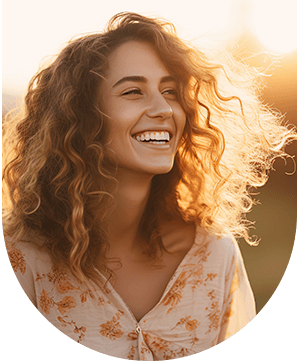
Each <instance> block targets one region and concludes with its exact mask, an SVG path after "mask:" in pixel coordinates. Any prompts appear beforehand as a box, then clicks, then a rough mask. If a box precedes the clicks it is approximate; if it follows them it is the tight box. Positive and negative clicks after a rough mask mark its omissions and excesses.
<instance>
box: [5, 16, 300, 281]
mask: <svg viewBox="0 0 300 364" xmlns="http://www.w3.org/2000/svg"><path fill="white" fill-rule="evenodd" d="M130 40H139V41H143V42H148V43H150V44H151V45H152V46H153V47H154V49H155V50H156V52H157V54H158V55H159V57H160V58H161V60H162V62H163V63H164V65H165V66H166V68H167V69H168V71H169V72H170V73H171V74H172V75H173V76H174V77H175V78H176V81H177V83H178V87H179V95H178V97H179V102H180V104H181V106H182V108H183V109H184V111H185V114H186V126H185V129H184V132H183V136H182V141H181V144H180V148H179V150H178V151H177V154H176V157H175V162H174V167H173V169H172V170H171V171H170V172H169V173H167V174H161V175H157V176H155V177H154V178H153V180H152V186H151V192H150V197H149V201H148V204H147V206H146V209H145V211H144V214H143V216H142V218H141V222H140V226H139V235H140V237H141V238H142V239H143V240H144V241H146V242H147V244H148V245H147V246H148V252H149V254H150V255H152V256H153V257H155V256H156V254H157V251H158V249H157V248H158V247H160V248H163V243H162V240H161V238H160V229H159V221H160V219H159V218H160V216H161V214H163V215H164V216H167V217H168V218H172V217H174V216H175V215H176V216H178V215H179V216H181V217H182V218H183V219H184V220H185V221H187V222H194V223H195V224H199V225H201V226H202V227H203V228H205V229H207V230H208V231H209V232H212V233H214V234H217V235H223V234H230V235H232V236H235V237H244V238H245V240H246V241H248V242H249V243H251V239H250V237H249V234H248V227H249V226H248V225H249V222H247V220H246V218H245V214H246V213H247V212H249V211H250V209H251V207H252V205H253V201H252V198H251V194H250V193H251V188H252V187H257V186H262V185H264V184H265V182H266V180H267V178H268V173H267V172H268V170H269V169H270V168H272V163H273V160H274V158H275V157H277V156H281V157H282V156H286V154H285V152H284V149H283V148H284V146H285V145H286V144H287V143H288V142H289V141H291V140H292V139H294V138H295V133H294V131H293V130H292V129H291V130H289V128H288V127H287V126H285V125H283V118H282V116H281V115H280V114H279V113H276V112H274V111H272V110H271V109H269V108H268V107H267V106H265V105H263V104H262V103H261V101H260V98H259V97H260V95H259V91H260V88H261V79H260V77H259V73H258V72H257V71H255V70H254V69H252V68H249V67H248V66H246V65H245V64H242V63H237V62H236V61H234V60H233V59H232V58H230V56H229V55H224V56H223V59H221V60H220V61H219V62H216V61H212V60H210V59H209V58H208V57H207V56H206V55H205V54H204V53H203V52H201V51H200V50H198V49H196V48H195V47H193V46H191V45H189V44H187V43H185V42H183V41H181V40H180V39H179V38H178V36H177V35H176V31H175V29H174V26H173V25H172V24H170V23H168V22H166V21H164V20H159V19H151V18H147V17H144V16H141V15H138V14H134V13H121V14H117V15H116V16H114V17H113V18H112V19H111V20H110V22H109V23H108V26H107V29H106V30H105V32H103V33H96V34H88V35H85V36H81V37H79V38H77V39H76V38H75V39H73V40H71V41H70V42H69V43H68V45H67V46H66V47H65V48H64V49H63V50H62V51H61V52H60V54H59V55H58V56H57V57H56V59H55V60H54V61H53V62H52V63H51V64H50V65H48V66H47V67H45V68H44V69H42V70H41V71H39V72H38V73H37V74H36V75H35V76H34V77H33V78H32V80H31V82H30V84H29V87H28V92H27V95H26V97H25V104H24V108H23V110H22V111H21V112H20V113H19V114H17V115H15V116H14V117H13V118H12V117H8V118H7V120H6V121H5V123H4V139H5V143H4V151H5V152H6V150H7V151H8V153H6V157H7V159H6V161H5V163H4V165H5V168H4V172H3V179H4V188H5V194H4V201H5V196H7V199H6V200H7V204H6V206H5V215H4V232H5V234H7V235H8V236H12V238H13V240H14V241H16V240H19V239H26V237H28V236H31V237H32V236H33V235H35V234H37V236H38V237H43V238H44V239H43V242H44V243H43V245H44V246H45V247H46V248H47V249H49V251H50V252H51V256H52V258H53V259H54V260H55V261H56V262H58V263H60V264H64V265H66V266H68V267H69V268H70V270H71V272H72V273H73V274H74V275H75V276H76V277H77V278H78V279H79V280H84V279H86V278H91V279H93V280H94V281H95V282H97V280H98V279H99V275H98V270H100V271H101V270H103V269H104V270H105V269H107V268H106V262H107V261H106V249H107V246H108V237H107V233H106V228H105V221H106V218H107V216H108V215H109V213H110V212H111V211H112V209H113V208H114V199H113V196H112V195H111V194H110V193H108V191H106V189H105V185H106V182H107V180H110V181H115V177H114V176H115V172H116V167H115V166H114V164H113V163H112V161H111V160H110V159H109V153H108V152H107V149H106V144H105V141H106V138H107V133H108V123H107V120H106V118H105V115H104V113H103V111H102V110H101V107H100V103H99V99H101V95H99V84H100V83H101V80H102V79H103V78H105V75H106V72H107V70H108V67H109V62H108V58H109V56H110V55H111V53H112V52H113V50H114V49H116V48H117V47H118V46H119V45H121V44H123V43H124V42H127V41H130ZM33 233H34V234H33ZM30 239H32V238H30ZM252 243H254V242H252ZM99 257H100V258H99ZM95 268H97V269H95Z"/></svg>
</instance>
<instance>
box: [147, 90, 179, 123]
mask: <svg viewBox="0 0 300 364" xmlns="http://www.w3.org/2000/svg"><path fill="white" fill-rule="evenodd" d="M147 115H148V116H149V117H150V118H161V119H162V120H166V119H169V118H171V117H172V116H173V109H172V107H171V106H170V105H169V104H168V102H167V101H166V99H165V98H164V96H163V95H162V94H161V93H159V94H157V95H154V96H153V97H152V98H151V100H150V102H149V106H148V108H147Z"/></svg>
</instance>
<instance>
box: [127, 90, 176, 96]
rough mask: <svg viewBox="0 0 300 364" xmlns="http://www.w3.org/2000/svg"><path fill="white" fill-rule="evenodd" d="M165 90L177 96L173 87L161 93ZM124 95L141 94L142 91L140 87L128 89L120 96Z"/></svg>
mask: <svg viewBox="0 0 300 364" xmlns="http://www.w3.org/2000/svg"><path fill="white" fill-rule="evenodd" d="M167 92H168V94H169V95H174V96H177V91H176V90H175V89H168V90H165V91H164V92H163V93H162V94H165V93H167ZM126 95H142V91H141V90H140V89H133V90H129V91H126V92H124V93H122V96H126Z"/></svg>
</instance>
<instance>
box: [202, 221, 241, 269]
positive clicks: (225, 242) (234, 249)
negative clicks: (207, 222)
mask: <svg viewBox="0 0 300 364" xmlns="http://www.w3.org/2000/svg"><path fill="white" fill-rule="evenodd" d="M195 246H196V247H198V250H199V249H202V250H203V249H204V248H205V250H206V251H207V252H208V255H209V260H210V261H213V262H214V263H215V264H222V266H223V267H226V268H227V269H230V266H232V265H234V264H235V263H236V262H239V263H242V262H243V259H242V256H241V252H240V248H239V246H238V243H237V241H236V239H235V238H234V237H233V236H217V235H214V234H210V233H209V232H207V231H206V230H205V229H203V228H202V227H200V226H197V229H196V236H195Z"/></svg>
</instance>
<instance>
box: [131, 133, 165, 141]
mask: <svg viewBox="0 0 300 364" xmlns="http://www.w3.org/2000/svg"><path fill="white" fill-rule="evenodd" d="M133 137H134V138H135V139H136V140H138V141H142V142H143V141H144V140H146V141H149V140H167V141H169V140H170V133H169V132H168V131H161V132H158V131H146V132H143V133H138V134H135V135H134V136H133Z"/></svg>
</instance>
